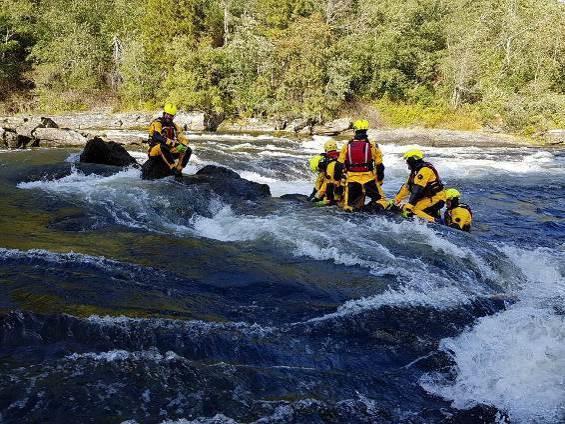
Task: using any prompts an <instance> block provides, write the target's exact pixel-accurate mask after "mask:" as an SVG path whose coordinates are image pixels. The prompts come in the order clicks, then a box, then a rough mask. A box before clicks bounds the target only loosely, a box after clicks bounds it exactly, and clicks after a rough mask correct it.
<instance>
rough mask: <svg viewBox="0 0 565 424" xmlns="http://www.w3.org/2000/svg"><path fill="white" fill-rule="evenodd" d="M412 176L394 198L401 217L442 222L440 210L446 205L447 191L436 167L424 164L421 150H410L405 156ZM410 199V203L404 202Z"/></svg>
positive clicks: (427, 163)
mask: <svg viewBox="0 0 565 424" xmlns="http://www.w3.org/2000/svg"><path fill="white" fill-rule="evenodd" d="M404 159H405V160H406V163H407V164H408V169H409V170H410V175H409V177H408V181H406V183H405V184H404V185H403V186H402V187H401V188H400V190H399V192H398V194H397V195H396V196H395V198H394V204H395V206H396V207H400V209H401V215H402V216H404V217H405V218H409V217H411V216H413V215H416V216H417V217H420V218H423V219H425V220H427V221H429V222H436V221H439V220H440V210H441V208H443V205H444V204H445V191H444V189H443V183H442V182H441V180H440V178H439V174H438V173H437V171H436V169H435V168H434V166H433V165H432V164H431V163H429V162H424V153H422V151H421V150H417V149H416V150H410V151H408V152H406V153H405V154H404ZM406 198H408V203H405V204H404V205H402V201H403V200H405V199H406Z"/></svg>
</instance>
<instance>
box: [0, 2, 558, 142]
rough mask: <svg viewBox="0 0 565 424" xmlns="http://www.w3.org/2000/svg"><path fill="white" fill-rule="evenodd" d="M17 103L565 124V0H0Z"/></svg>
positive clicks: (517, 126) (1, 32) (3, 50)
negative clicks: (368, 111)
mask: <svg viewBox="0 0 565 424" xmlns="http://www.w3.org/2000/svg"><path fill="white" fill-rule="evenodd" d="M0 5H1V9H0V55H1V59H2V61H1V64H0V82H1V84H2V88H3V90H1V92H0V96H2V98H0V101H4V104H5V108H11V111H18V110H19V111H21V110H25V109H26V108H33V109H42V110H70V109H86V108H90V107H93V106H96V105H100V104H108V105H112V106H114V107H117V108H121V109H128V108H129V109H133V108H155V107H158V106H159V105H161V104H162V103H163V102H164V101H165V100H172V101H174V102H177V103H178V104H179V105H181V106H184V107H185V108H188V109H200V110H204V111H207V112H212V113H217V114H223V115H225V116H243V117H248V116H270V117H308V118H314V119H328V118H331V117H334V116H336V115H338V114H339V113H340V112H342V111H344V110H347V108H349V107H352V105H359V104H371V105H376V106H377V108H378V109H379V110H381V111H382V114H383V117H384V118H385V119H386V120H387V121H388V122H389V123H391V124H398V125H408V124H412V123H414V122H420V123H423V124H426V125H448V126H449V125H455V126H459V127H469V128H472V127H474V126H476V125H479V124H491V125H496V126H498V127H504V128H506V129H509V130H514V131H516V130H519V131H523V132H533V131H535V130H539V129H544V128H548V127H554V126H564V125H565V116H564V114H565V112H564V111H565V4H564V3H562V2H560V1H558V0H365V1H362V0H138V1H131V0H96V1H93V0H87V1H79V0H70V1H69V0H16V1H15V2H14V1H11V0H0Z"/></svg>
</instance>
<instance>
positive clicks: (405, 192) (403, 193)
mask: <svg viewBox="0 0 565 424" xmlns="http://www.w3.org/2000/svg"><path fill="white" fill-rule="evenodd" d="M408 187H409V186H408V181H407V182H406V183H404V184H403V185H402V187H400V190H398V193H397V194H396V196H394V202H395V203H400V202H402V201H403V200H404V199H406V198H407V197H408V196H409V195H410V189H409V188H408Z"/></svg>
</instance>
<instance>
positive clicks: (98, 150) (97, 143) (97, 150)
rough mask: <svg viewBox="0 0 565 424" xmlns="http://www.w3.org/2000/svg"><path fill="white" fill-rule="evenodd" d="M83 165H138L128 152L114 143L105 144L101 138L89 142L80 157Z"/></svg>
mask: <svg viewBox="0 0 565 424" xmlns="http://www.w3.org/2000/svg"><path fill="white" fill-rule="evenodd" d="M80 161H81V162H82V163H97V164H102V165H113V166H130V165H138V163H137V161H136V160H135V158H134V157H133V156H131V155H130V154H129V153H128V152H127V150H126V149H125V148H124V147H123V146H122V145H121V144H118V143H115V142H113V141H109V142H105V141H104V140H102V139H101V138H99V137H95V138H93V139H92V140H89V141H88V142H87V143H86V146H85V147H84V150H83V151H82V153H81V155H80Z"/></svg>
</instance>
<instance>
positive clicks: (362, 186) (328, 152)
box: [309, 120, 473, 231]
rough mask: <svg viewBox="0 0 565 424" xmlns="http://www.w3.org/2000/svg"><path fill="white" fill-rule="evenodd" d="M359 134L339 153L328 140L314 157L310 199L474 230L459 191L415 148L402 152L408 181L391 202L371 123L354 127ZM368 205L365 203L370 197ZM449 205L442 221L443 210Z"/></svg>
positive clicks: (362, 123)
mask: <svg viewBox="0 0 565 424" xmlns="http://www.w3.org/2000/svg"><path fill="white" fill-rule="evenodd" d="M353 128H354V130H355V135H354V137H353V139H351V140H350V141H348V142H347V143H346V144H345V145H344V146H343V147H342V148H341V150H338V147H337V143H336V142H335V141H334V140H329V141H327V142H326V143H325V145H324V152H323V153H320V154H319V155H316V156H314V157H312V158H311V159H310V169H311V170H312V171H313V172H314V173H316V174H317V178H316V183H315V186H314V190H313V191H312V194H311V195H310V197H309V199H310V200H311V201H313V202H317V203H318V204H320V205H337V206H339V207H340V208H342V209H343V210H345V211H348V212H352V211H372V212H375V211H376V212H379V211H396V212H399V213H400V214H401V215H402V216H403V217H405V218H410V217H412V216H416V217H418V218H422V219H424V220H426V221H429V222H435V223H444V224H446V225H448V226H449V227H452V228H457V229H460V230H463V231H470V229H471V223H472V220H473V213H472V211H471V208H470V207H469V206H468V205H466V204H464V203H461V201H460V198H461V193H460V192H459V191H458V190H457V189H455V188H449V189H445V187H444V185H443V183H442V182H441V179H440V177H439V174H438V172H437V170H436V169H435V168H434V166H433V165H432V164H431V163H429V162H426V161H424V153H423V152H422V151H421V150H418V149H413V150H409V151H407V152H406V153H405V154H404V159H405V160H406V163H407V165H408V169H409V170H410V174H409V175H408V179H407V181H406V182H405V183H404V184H403V185H402V187H401V188H400V190H399V191H398V193H397V194H396V196H394V199H390V200H389V199H387V198H386V196H385V194H384V192H383V189H382V185H383V181H384V174H385V172H384V171H385V167H384V165H383V155H382V152H381V150H380V148H379V146H378V145H377V144H376V143H374V142H372V141H369V137H368V135H367V131H368V130H369V122H368V121H366V120H358V121H355V123H354V124H353ZM367 198H369V202H368V203H367V204H366V199H367ZM444 206H445V207H446V210H445V213H444V214H443V217H442V216H441V210H442V209H443V207H444Z"/></svg>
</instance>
